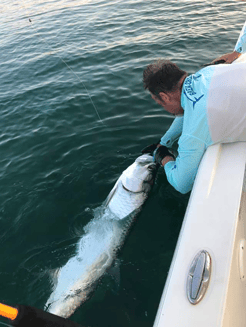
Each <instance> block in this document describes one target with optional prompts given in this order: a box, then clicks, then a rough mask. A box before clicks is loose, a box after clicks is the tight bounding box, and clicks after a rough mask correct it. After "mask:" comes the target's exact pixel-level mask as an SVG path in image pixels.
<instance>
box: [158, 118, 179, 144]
mask: <svg viewBox="0 0 246 327" xmlns="http://www.w3.org/2000/svg"><path fill="white" fill-rule="evenodd" d="M183 121H184V117H183V116H181V117H176V118H175V119H174V121H173V122H172V125H171V126H170V127H169V129H168V130H167V132H166V133H165V134H164V135H163V136H162V138H161V141H160V144H161V145H164V146H166V147H168V148H171V147H172V145H173V143H174V142H175V141H176V140H177V139H178V138H179V137H180V135H181V133H182V129H183Z"/></svg>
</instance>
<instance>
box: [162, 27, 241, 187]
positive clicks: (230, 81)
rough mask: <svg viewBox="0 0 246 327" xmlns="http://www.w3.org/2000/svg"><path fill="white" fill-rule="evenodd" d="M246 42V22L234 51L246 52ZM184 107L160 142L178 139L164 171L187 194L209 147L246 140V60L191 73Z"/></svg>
mask: <svg viewBox="0 0 246 327" xmlns="http://www.w3.org/2000/svg"><path fill="white" fill-rule="evenodd" d="M245 44H246V24H245V26H244V28H243V30H242V32H241V34H240V38H239V40H238V42H237V44H236V47H235V51H238V52H243V50H244V47H245ZM244 56H245V57H246V54H244ZM181 106H182V108H183V109H184V115H183V116H182V117H176V118H175V120H174V121H173V123H172V125H171V127H170V128H169V130H168V131H167V132H166V133H165V135H164V136H163V137H162V138H161V142H160V143H161V144H162V145H165V146H167V147H169V148H170V147H171V146H172V145H173V143H174V142H175V141H176V140H177V139H178V138H179V141H178V146H179V147H178V157H177V158H176V160H175V161H170V162H168V163H167V164H166V165H165V167H164V170H165V172H166V175H167V179H168V181H169V183H170V184H171V185H173V186H174V188H176V189H177V190H178V191H179V192H181V193H187V192H189V191H190V190H191V189H192V186H193V183H194V180H195V177H196V174H197V170H198V168H199V164H200V161H201V159H202V157H203V154H204V152H205V151H206V149H207V147H208V146H210V145H212V144H215V143H227V142H236V141H246V60H245V63H237V64H236V63H235V64H233V65H225V64H222V65H216V66H208V67H206V68H203V69H201V70H200V71H198V72H197V73H195V74H192V75H190V76H188V77H187V78H186V79H185V81H184V83H183V87H182V92H181Z"/></svg>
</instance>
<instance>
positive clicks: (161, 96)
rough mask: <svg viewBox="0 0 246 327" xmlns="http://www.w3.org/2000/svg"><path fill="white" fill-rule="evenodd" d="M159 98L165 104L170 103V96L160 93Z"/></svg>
mask: <svg viewBox="0 0 246 327" xmlns="http://www.w3.org/2000/svg"><path fill="white" fill-rule="evenodd" d="M159 96H160V98H161V100H162V101H164V102H165V103H169V102H170V96H169V95H168V93H164V92H160V93H159Z"/></svg>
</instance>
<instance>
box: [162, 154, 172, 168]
mask: <svg viewBox="0 0 246 327" xmlns="http://www.w3.org/2000/svg"><path fill="white" fill-rule="evenodd" d="M169 161H174V159H173V157H171V156H166V157H165V158H164V159H162V161H161V165H162V166H163V167H164V166H165V164H166V163H168V162H169Z"/></svg>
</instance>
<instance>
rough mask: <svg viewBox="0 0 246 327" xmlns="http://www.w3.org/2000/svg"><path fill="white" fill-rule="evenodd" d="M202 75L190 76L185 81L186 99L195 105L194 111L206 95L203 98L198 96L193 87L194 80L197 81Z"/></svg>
mask: <svg viewBox="0 0 246 327" xmlns="http://www.w3.org/2000/svg"><path fill="white" fill-rule="evenodd" d="M201 76H202V75H201V74H199V75H190V76H188V77H187V78H186V79H185V81H184V95H185V96H186V98H187V99H188V100H189V101H191V102H192V103H193V109H195V105H196V104H197V102H198V101H199V100H201V98H202V97H204V94H202V95H201V96H199V97H198V96H196V94H197V92H195V91H194V89H193V87H192V78H193V79H194V80H195V81H197V80H198V79H199V78H200V77H201Z"/></svg>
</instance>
